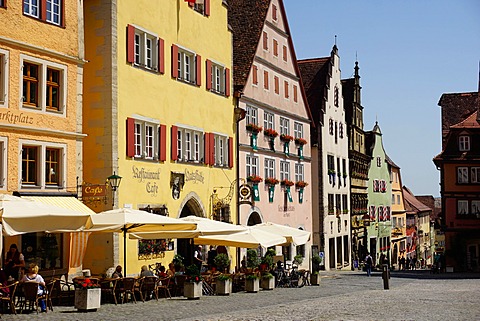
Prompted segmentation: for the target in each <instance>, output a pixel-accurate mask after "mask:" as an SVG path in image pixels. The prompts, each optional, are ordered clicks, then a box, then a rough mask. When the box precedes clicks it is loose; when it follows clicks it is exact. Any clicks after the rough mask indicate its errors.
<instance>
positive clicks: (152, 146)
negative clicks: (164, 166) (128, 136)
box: [133, 115, 160, 160]
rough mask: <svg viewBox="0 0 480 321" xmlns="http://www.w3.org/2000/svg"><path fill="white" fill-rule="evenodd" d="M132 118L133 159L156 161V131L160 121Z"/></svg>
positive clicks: (135, 116) (157, 150)
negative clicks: (133, 120)
mask: <svg viewBox="0 0 480 321" xmlns="http://www.w3.org/2000/svg"><path fill="white" fill-rule="evenodd" d="M133 118H134V119H135V126H134V128H135V130H134V144H135V148H134V149H135V156H134V158H136V159H145V160H157V159H158V157H159V146H158V145H159V144H158V141H159V137H158V130H159V128H160V121H159V120H157V119H154V118H148V117H143V116H140V115H134V116H133ZM149 129H150V132H149ZM149 141H151V143H149Z"/></svg>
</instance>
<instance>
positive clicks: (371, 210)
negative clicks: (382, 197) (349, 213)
mask: <svg viewBox="0 0 480 321" xmlns="http://www.w3.org/2000/svg"><path fill="white" fill-rule="evenodd" d="M368 213H369V215H370V220H371V221H375V220H376V218H377V214H376V207H375V205H370V207H369V209H368Z"/></svg>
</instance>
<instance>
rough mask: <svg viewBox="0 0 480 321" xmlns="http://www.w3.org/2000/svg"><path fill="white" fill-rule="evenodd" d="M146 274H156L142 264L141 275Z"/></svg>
mask: <svg viewBox="0 0 480 321" xmlns="http://www.w3.org/2000/svg"><path fill="white" fill-rule="evenodd" d="M144 276H154V275H153V272H152V271H150V270H149V269H148V267H147V266H146V265H144V266H142V271H141V272H140V277H144Z"/></svg>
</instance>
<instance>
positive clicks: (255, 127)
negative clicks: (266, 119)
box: [245, 124, 263, 134]
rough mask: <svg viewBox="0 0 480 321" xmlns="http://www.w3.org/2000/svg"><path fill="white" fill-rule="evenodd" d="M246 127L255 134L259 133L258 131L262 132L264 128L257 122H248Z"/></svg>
mask: <svg viewBox="0 0 480 321" xmlns="http://www.w3.org/2000/svg"><path fill="white" fill-rule="evenodd" d="M245 128H246V129H247V130H248V131H250V132H252V133H255V134H258V133H260V132H261V131H262V130H263V128H262V126H258V125H257V124H247V125H246V126H245Z"/></svg>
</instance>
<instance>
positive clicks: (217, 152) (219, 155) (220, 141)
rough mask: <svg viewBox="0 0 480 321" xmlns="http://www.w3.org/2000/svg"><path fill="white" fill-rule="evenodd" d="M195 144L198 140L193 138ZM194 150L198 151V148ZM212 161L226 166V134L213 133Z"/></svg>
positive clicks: (217, 164)
mask: <svg viewBox="0 0 480 321" xmlns="http://www.w3.org/2000/svg"><path fill="white" fill-rule="evenodd" d="M195 144H198V141H197V140H195ZM194 150H195V151H196V152H198V148H195V146H194ZM213 150H214V161H215V164H214V165H216V166H220V167H223V166H228V136H223V135H216V134H215V135H214V144H213Z"/></svg>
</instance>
